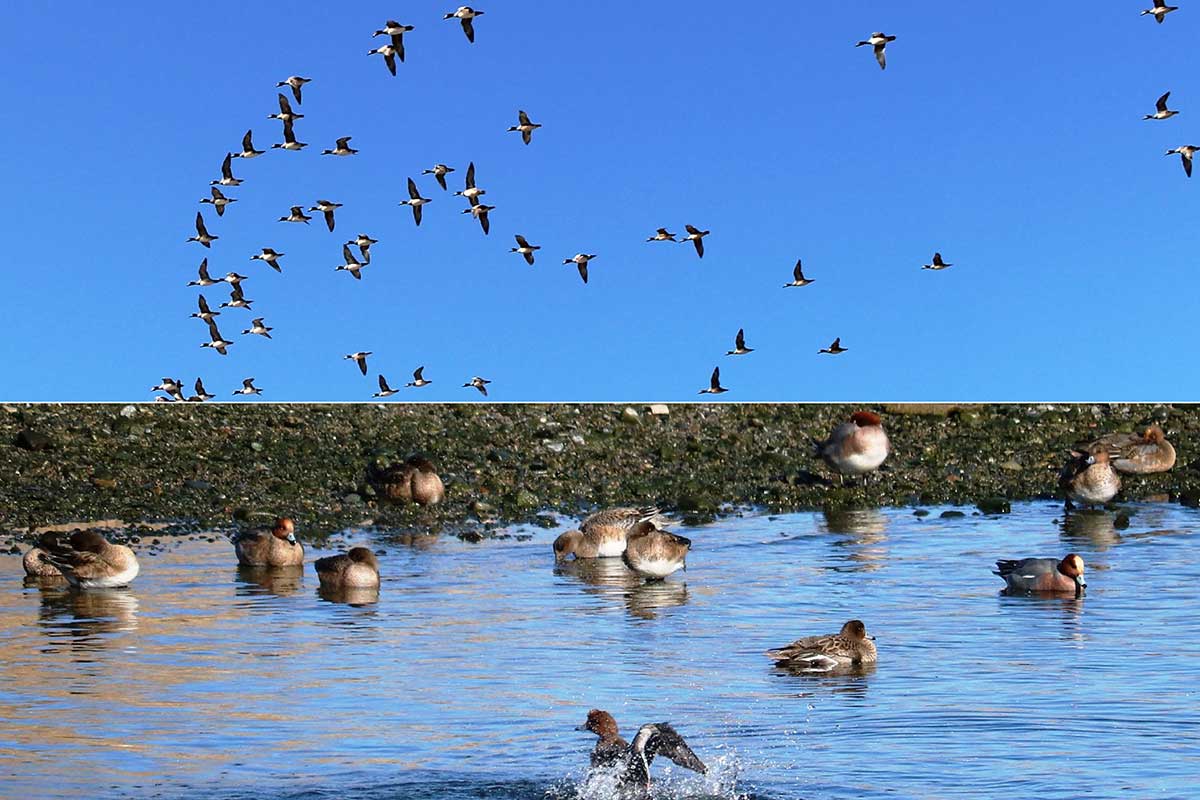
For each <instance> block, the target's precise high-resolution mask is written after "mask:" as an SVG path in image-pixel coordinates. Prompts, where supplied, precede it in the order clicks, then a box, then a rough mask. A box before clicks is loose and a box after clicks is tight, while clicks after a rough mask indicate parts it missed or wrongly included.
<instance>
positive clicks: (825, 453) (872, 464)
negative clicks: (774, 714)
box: [814, 411, 892, 476]
mask: <svg viewBox="0 0 1200 800" xmlns="http://www.w3.org/2000/svg"><path fill="white" fill-rule="evenodd" d="M814 444H815V445H816V449H817V453H816V454H817V455H818V456H820V457H821V460H822V461H824V462H825V463H826V464H827V465H828V466H829V468H830V469H832V470H833V471H834V472H836V473H838V475H839V476H845V475H864V474H866V473H868V472H873V471H875V470H877V469H879V465H880V464H882V463H883V462H884V460H885V459H886V458H887V457H888V454H889V453H890V452H891V449H892V446H891V442H889V441H888V437H887V433H885V432H884V430H883V421H882V420H881V419H880V418H879V415H878V414H875V413H872V412H870V411H859V412H856V413H855V414H852V415H851V416H850V421H849V422H843V423H842V424H841V425H838V426H837V427H836V428H834V429H833V433H831V434H830V435H829V438H828V439H826V440H825V441H823V442H814Z"/></svg>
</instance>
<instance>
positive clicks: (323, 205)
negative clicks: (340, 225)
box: [309, 200, 342, 233]
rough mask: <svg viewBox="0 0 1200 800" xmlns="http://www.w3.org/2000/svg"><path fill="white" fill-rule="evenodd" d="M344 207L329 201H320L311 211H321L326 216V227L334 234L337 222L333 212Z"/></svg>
mask: <svg viewBox="0 0 1200 800" xmlns="http://www.w3.org/2000/svg"><path fill="white" fill-rule="evenodd" d="M341 207H342V204H341V203H334V202H331V201H329V200H318V201H317V204H316V205H315V206H313V207H312V208H310V209H309V211H320V212H321V213H322V214H324V215H325V225H326V226H328V228H329V232H330V233H333V228H334V224H335V221H334V219H333V212H334V211H337V210H338V209H339V208H341Z"/></svg>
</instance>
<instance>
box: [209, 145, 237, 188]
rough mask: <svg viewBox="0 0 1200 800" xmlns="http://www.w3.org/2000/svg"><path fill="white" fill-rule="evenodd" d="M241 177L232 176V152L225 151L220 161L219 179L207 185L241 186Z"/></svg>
mask: <svg viewBox="0 0 1200 800" xmlns="http://www.w3.org/2000/svg"><path fill="white" fill-rule="evenodd" d="M241 185H242V180H241V178H235V177H233V153H226V154H225V160H224V161H222V162H221V180H219V181H212V182H211V183H210V184H209V186H241Z"/></svg>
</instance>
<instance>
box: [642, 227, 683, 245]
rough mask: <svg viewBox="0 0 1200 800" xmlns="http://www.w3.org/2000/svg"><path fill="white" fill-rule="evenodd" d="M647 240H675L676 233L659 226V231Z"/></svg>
mask: <svg viewBox="0 0 1200 800" xmlns="http://www.w3.org/2000/svg"><path fill="white" fill-rule="evenodd" d="M646 241H647V242H674V241H676V239H675V234H673V233H671V232H669V231H668V230H667V229H666V228H659V229H658V233H656V234H654V235H653V236H651V237H650V238H649V239H647V240H646Z"/></svg>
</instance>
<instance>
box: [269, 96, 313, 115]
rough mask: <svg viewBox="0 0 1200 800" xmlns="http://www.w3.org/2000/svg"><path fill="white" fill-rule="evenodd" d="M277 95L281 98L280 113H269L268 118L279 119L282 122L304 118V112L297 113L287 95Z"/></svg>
mask: <svg viewBox="0 0 1200 800" xmlns="http://www.w3.org/2000/svg"><path fill="white" fill-rule="evenodd" d="M276 97H277V98H278V99H279V113H278V114H268V115H267V119H277V120H279V121H280V122H295V121H296V120H298V119H304V115H303V114H297V113H296V112H295V111H292V104H291V103H290V102H289V101H288V99H287V97H285V96H283V95H282V94H277V95H276Z"/></svg>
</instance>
